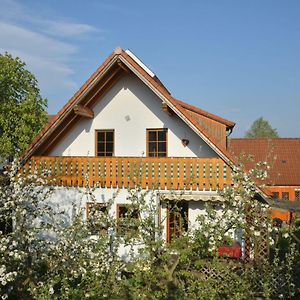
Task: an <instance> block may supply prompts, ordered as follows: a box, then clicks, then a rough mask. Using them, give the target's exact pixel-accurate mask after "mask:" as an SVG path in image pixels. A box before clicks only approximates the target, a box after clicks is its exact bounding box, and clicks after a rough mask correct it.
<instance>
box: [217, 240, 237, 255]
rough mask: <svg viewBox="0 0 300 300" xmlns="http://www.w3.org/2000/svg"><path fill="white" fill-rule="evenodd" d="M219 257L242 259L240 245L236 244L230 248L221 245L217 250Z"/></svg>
mask: <svg viewBox="0 0 300 300" xmlns="http://www.w3.org/2000/svg"><path fill="white" fill-rule="evenodd" d="M218 251H219V255H220V256H224V257H229V258H241V257H242V249H241V245H240V244H239V243H238V242H236V243H235V244H233V245H232V246H228V245H223V246H220V247H219V248H218Z"/></svg>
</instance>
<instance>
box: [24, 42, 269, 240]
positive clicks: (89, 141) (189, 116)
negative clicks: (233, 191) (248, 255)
mask: <svg viewBox="0 0 300 300" xmlns="http://www.w3.org/2000/svg"><path fill="white" fill-rule="evenodd" d="M234 125H235V123H233V122H231V121H228V120H225V119H223V118H220V117H218V116H216V115H214V114H211V113H208V112H205V111H203V110H201V109H199V108H196V107H194V106H191V105H188V104H186V103H184V102H182V101H179V100H176V99H175V98H174V97H173V96H172V95H171V94H170V93H169V91H168V90H167V89H166V87H165V86H164V85H163V84H162V83H161V82H160V80H159V79H158V78H157V76H156V75H155V74H154V73H153V72H152V71H151V70H149V68H147V67H146V66H145V65H144V64H143V63H142V62H141V61H140V60H139V59H138V58H137V57H136V56H134V55H133V53H131V52H130V51H128V50H127V51H123V50H122V49H119V48H117V49H116V50H115V51H114V52H113V53H112V54H111V55H110V56H109V57H108V58H107V60H106V61H105V62H104V63H103V64H102V65H101V66H100V67H99V68H98V69H97V70H96V72H95V73H94V74H93V75H92V76H91V77H90V78H89V79H88V80H87V81H86V82H85V83H84V85H83V86H82V87H81V88H80V89H79V91H78V92H77V93H76V94H75V95H74V96H73V97H72V98H71V99H70V101H69V102H68V103H67V104H66V105H65V106H64V107H63V108H62V109H61V110H60V112H59V113H58V114H57V115H56V116H55V117H54V118H52V120H51V122H50V124H48V126H47V127H46V128H45V129H44V130H43V131H42V132H41V134H40V135H39V136H38V137H37V138H36V140H35V141H34V142H33V143H32V144H31V145H30V146H29V148H28V150H27V152H26V154H25V156H24V159H25V160H28V159H29V158H31V159H32V160H31V163H30V164H31V167H32V168H38V167H40V166H42V167H46V168H47V169H49V170H50V171H51V172H52V174H53V176H55V177H56V178H57V179H58V184H59V185H61V187H58V188H57V189H56V193H55V194H54V196H53V201H57V202H58V203H60V204H61V205H63V206H64V208H65V211H66V212H67V213H68V214H69V216H70V219H71V217H72V203H73V202H76V201H77V202H78V201H80V200H79V199H80V195H79V193H78V190H77V189H75V188H72V187H73V186H84V185H85V184H86V183H87V181H88V182H89V184H90V185H95V186H96V184H97V182H99V183H100V185H101V188H100V187H99V188H95V190H94V195H95V197H96V199H97V201H98V202H99V203H100V204H102V207H103V205H105V203H106V202H107V201H108V199H110V198H112V197H113V195H114V193H116V192H117V191H118V193H117V196H116V198H115V205H114V207H113V208H112V209H113V213H115V214H116V217H117V219H120V218H122V215H123V214H124V213H125V212H126V209H127V208H126V205H127V204H128V200H127V197H128V195H129V194H128V193H129V192H128V188H129V187H131V188H134V187H135V186H136V185H137V184H138V185H140V186H141V187H142V188H143V189H145V190H146V189H151V188H155V189H158V190H159V191H160V193H159V196H157V195H154V196H157V197H158V199H157V205H159V207H160V216H158V218H159V219H160V220H165V221H164V228H165V237H166V240H170V239H171V238H172V236H174V235H178V234H180V230H181V229H179V228H178V224H179V223H181V222H180V221H178V220H180V219H182V216H188V222H187V223H184V224H182V223H181V225H183V226H182V227H183V228H184V229H187V227H189V226H193V224H194V223H195V220H196V218H197V215H199V214H200V213H201V212H202V211H203V203H204V202H205V201H208V200H209V201H216V200H222V199H221V198H220V196H219V195H218V189H222V188H223V187H224V186H225V185H231V184H232V180H231V167H232V166H233V165H234V163H235V160H234V158H233V157H232V155H231V154H230V153H229V152H228V151H227V137H228V135H229V134H230V133H231V131H232V129H233V127H234ZM86 174H87V175H88V179H87V178H86V177H85V175H86ZM65 186H68V187H71V188H66V187H65ZM259 192H260V193H261V194H262V192H261V191H259ZM263 196H265V195H263ZM149 197H150V195H149ZM174 198H177V199H180V200H181V201H180V202H179V206H180V207H181V212H180V216H178V215H175V214H172V213H170V207H172V203H174V201H172V200H174ZM81 205H85V206H86V209H87V211H88V210H89V207H90V204H89V203H88V201H87V203H83V204H82V203H81Z"/></svg>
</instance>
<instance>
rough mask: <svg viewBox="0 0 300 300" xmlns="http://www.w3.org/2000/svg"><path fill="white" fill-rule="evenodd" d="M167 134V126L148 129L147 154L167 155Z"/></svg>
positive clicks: (153, 155) (151, 155) (155, 155)
mask: <svg viewBox="0 0 300 300" xmlns="http://www.w3.org/2000/svg"><path fill="white" fill-rule="evenodd" d="M167 136H168V129H167V128H160V129H147V156H150V157H166V156H167Z"/></svg>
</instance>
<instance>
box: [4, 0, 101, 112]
mask: <svg viewBox="0 0 300 300" xmlns="http://www.w3.org/2000/svg"><path fill="white" fill-rule="evenodd" d="M0 7H2V8H3V9H1V10H0V52H1V53H3V52H5V51H7V52H9V53H11V54H12V55H13V56H18V57H20V58H21V59H22V60H23V61H25V62H26V64H27V67H28V69H29V70H30V71H31V72H33V74H35V76H36V77H37V79H38V82H39V87H40V89H41V92H42V95H43V96H48V97H49V96H50V97H52V96H53V97H55V98H56V97H57V95H60V98H65V97H67V95H70V94H71V93H72V92H74V90H75V88H76V86H77V85H76V84H75V81H74V79H73V76H72V75H73V74H74V70H73V69H72V66H71V63H72V62H74V60H76V55H77V54H78V52H79V51H80V44H78V40H77V43H76V39H78V38H81V37H85V38H86V37H88V36H89V34H91V33H93V32H96V31H100V30H97V29H96V28H95V27H93V26H91V25H89V24H83V23H76V22H72V21H66V20H59V21H57V17H56V16H55V18H53V19H51V18H43V17H41V16H39V14H38V13H35V12H34V11H31V10H30V8H29V7H25V6H22V5H21V3H20V2H17V1H14V0H0ZM49 100H50V103H49V108H50V110H51V109H52V110H53V109H55V110H57V107H58V106H60V105H61V104H58V103H55V102H56V99H49ZM53 100H54V101H53ZM51 101H53V103H51Z"/></svg>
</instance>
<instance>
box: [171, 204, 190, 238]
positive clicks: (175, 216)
mask: <svg viewBox="0 0 300 300" xmlns="http://www.w3.org/2000/svg"><path fill="white" fill-rule="evenodd" d="M188 208H189V205H188V202H187V201H169V202H168V204H167V242H171V241H172V240H173V239H174V238H176V237H179V236H181V235H182V234H183V233H184V232H186V231H187V230H188Z"/></svg>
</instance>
